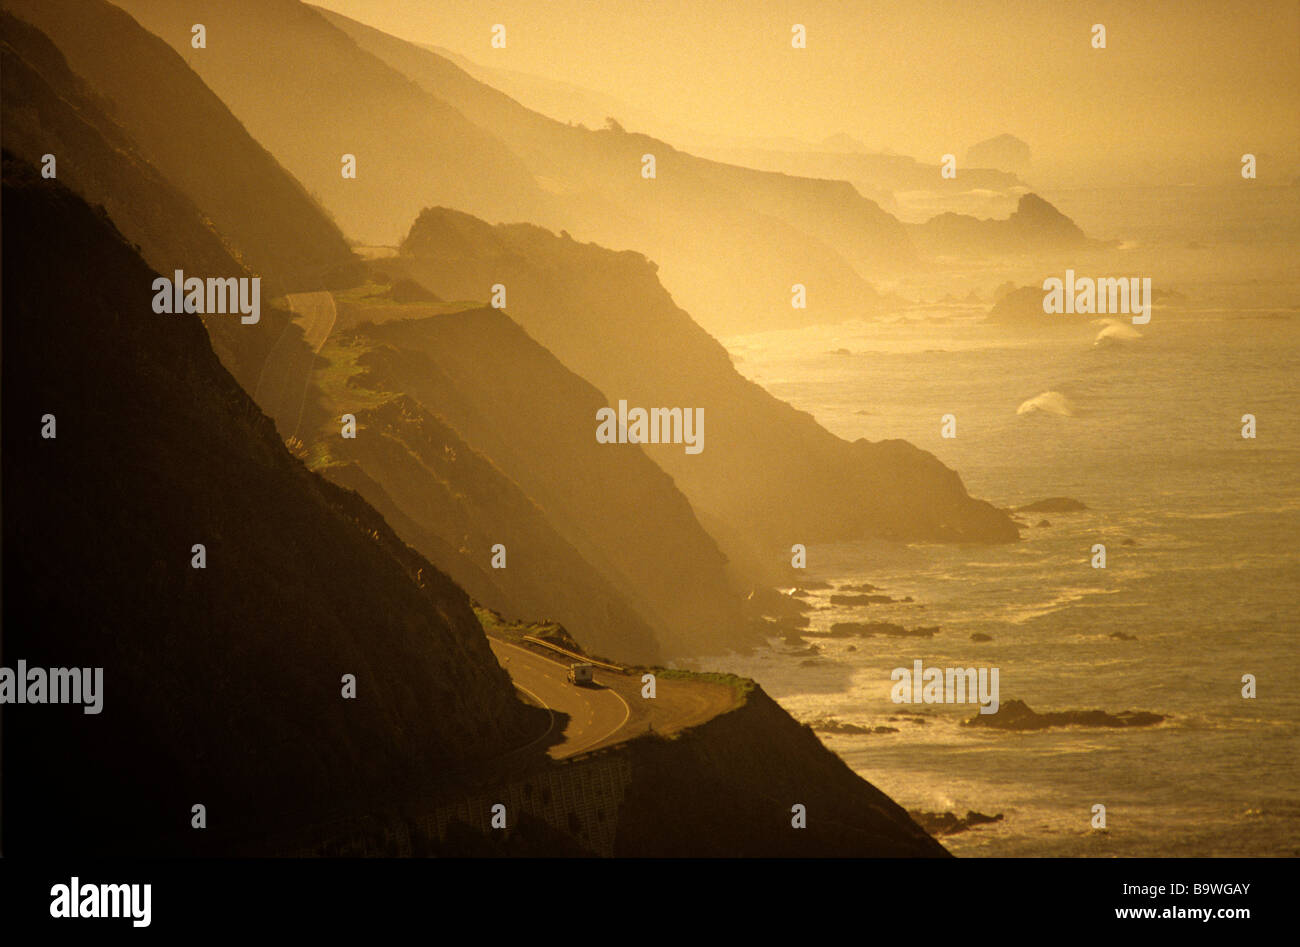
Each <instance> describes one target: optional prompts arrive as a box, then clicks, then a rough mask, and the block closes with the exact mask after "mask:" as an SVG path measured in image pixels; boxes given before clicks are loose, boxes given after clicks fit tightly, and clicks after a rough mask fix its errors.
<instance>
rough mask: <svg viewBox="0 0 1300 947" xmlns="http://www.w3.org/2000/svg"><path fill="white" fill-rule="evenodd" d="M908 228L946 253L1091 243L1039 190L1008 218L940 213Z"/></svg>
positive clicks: (1061, 247)
mask: <svg viewBox="0 0 1300 947" xmlns="http://www.w3.org/2000/svg"><path fill="white" fill-rule="evenodd" d="M909 229H910V231H911V234H912V237H913V239H915V240H916V242H917V245H918V246H922V247H925V248H926V249H927V250H930V251H932V252H934V253H945V254H964V255H974V256H985V255H987V254H990V253H1041V252H1044V251H1053V250H1068V249H1075V248H1080V247H1086V246H1090V245H1092V241H1090V240H1089V239H1088V237H1087V236H1086V235H1085V234H1084V232H1083V231H1082V230H1081V229H1079V226H1078V225H1077V224H1076V223H1075V222H1074V221H1072V220H1071V219H1070V218H1069V217H1066V216H1065V215H1064V214H1062V213H1061V212H1060V211H1059V210H1057V209H1056V208H1055V207H1053V206H1052V205H1051V204H1049V203H1048V202H1047V201H1045V200H1043V199H1042V198H1041V197H1039V196H1038V195H1037V194H1026V195H1024V196H1023V197H1022V198H1020V202H1019V204H1018V205H1017V206H1016V210H1015V213H1013V214H1012V215H1011V216H1010V217H1009V218H1007V219H1006V220H981V219H979V218H976V217H970V216H967V215H965V214H940V215H939V216H938V217H934V218H932V219H930V220H928V221H926V222H925V223H923V224H913V225H912V226H911V227H910V228H909Z"/></svg>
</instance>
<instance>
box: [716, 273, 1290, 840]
mask: <svg viewBox="0 0 1300 947" xmlns="http://www.w3.org/2000/svg"><path fill="white" fill-rule="evenodd" d="M1225 252H1226V251H1225ZM1111 272H1114V268H1113V267H1112V270H1111ZM1121 272H1123V271H1121ZM1138 272H1141V271H1140V270H1139V271H1138ZM1274 272H1275V273H1276V274H1277V278H1275V279H1272V280H1270V281H1268V282H1267V285H1264V286H1262V287H1260V288H1259V291H1258V292H1254V291H1252V286H1254V285H1255V284H1256V281H1257V280H1258V277H1257V275H1256V274H1252V275H1250V276H1249V277H1248V278H1245V279H1243V280H1242V281H1241V283H1240V285H1238V286H1236V287H1233V286H1228V285H1225V284H1224V283H1223V282H1221V281H1220V282H1218V283H1216V284H1215V288H1216V290H1217V294H1216V295H1215V296H1214V297H1213V298H1211V297H1210V294H1199V295H1196V294H1194V295H1192V296H1191V297H1190V298H1189V299H1188V300H1187V301H1186V303H1180V308H1157V309H1156V311H1155V313H1154V315H1153V317H1152V320H1151V322H1150V324H1149V325H1146V326H1140V327H1133V326H1131V325H1130V324H1127V320H1119V319H1117V320H1114V321H1113V324H1111V325H1109V326H1108V325H1107V324H1106V323H1104V322H1098V323H1097V324H1091V325H1082V326H1078V327H1076V328H1073V329H1068V330H1060V331H1057V332H1052V333H1047V334H1038V333H1035V334H1029V335H1026V334H1024V333H1022V332H1017V331H1015V330H1010V329H1005V328H999V327H996V326H993V325H990V324H988V323H986V322H985V321H984V320H983V315H984V312H985V309H986V307H979V306H975V307H964V306H955V305H954V306H945V307H935V306H930V307H920V306H918V307H914V308H910V309H906V310H902V311H900V312H897V313H893V314H890V315H888V316H885V317H882V318H880V319H877V320H873V321H871V322H856V323H848V324H842V325H836V326H829V327H827V326H822V327H814V328H808V329H801V330H794V331H787V332H772V333H764V334H761V335H752V336H744V337H738V338H730V339H726V340H724V341H725V343H726V345H727V347H728V349H729V350H730V351H732V353H733V355H735V356H736V357H737V368H738V369H739V370H740V371H741V372H742V373H744V374H746V375H747V376H748V377H750V378H751V379H753V380H755V381H757V382H759V383H760V384H762V385H763V386H764V387H766V388H767V389H768V390H769V391H771V392H772V393H773V394H775V395H776V396H777V397H780V398H782V399H784V400H787V401H789V402H791V403H793V404H794V405H795V406H797V407H799V408H801V409H804V410H807V411H810V412H811V413H812V414H813V415H814V416H815V417H817V419H818V420H819V421H820V422H821V423H822V424H823V425H824V426H826V427H827V428H828V429H830V430H831V431H833V432H835V433H836V434H838V435H840V436H842V437H845V438H849V439H853V438H858V437H866V438H868V439H871V440H879V439H882V438H894V437H899V438H905V439H907V440H909V441H911V442H912V443H914V444H916V445H918V446H920V447H922V448H924V449H926V450H929V451H931V452H933V453H934V454H935V455H936V456H938V457H939V458H940V459H941V460H942V461H944V462H945V463H946V464H948V465H949V466H951V467H953V468H954V469H956V470H957V471H958V472H959V473H960V474H961V476H962V478H963V480H964V482H965V484H966V486H967V488H968V490H969V491H970V492H971V494H972V495H974V496H977V497H981V498H983V499H987V500H989V501H991V502H993V503H995V504H996V505H998V506H1003V507H1010V506H1017V505H1021V504H1025V503H1029V502H1032V501H1035V500H1038V499H1042V498H1045V497H1052V496H1068V497H1073V498H1076V499H1079V500H1081V501H1083V502H1084V503H1086V504H1087V505H1088V507H1089V509H1088V511H1087V512H1080V513H1068V514H1057V513H1037V514H1026V515H1025V516H1024V519H1026V520H1027V522H1028V523H1029V524H1031V525H1029V526H1027V527H1025V528H1024V529H1023V530H1022V533H1023V536H1024V539H1023V541H1022V542H1020V543H1017V544H1013V545H1005V546H995V547H985V546H941V545H914V546H907V547H900V546H893V545H888V544H881V543H858V544H840V545H833V546H824V545H823V546H813V547H810V549H809V565H808V573H809V578H810V579H822V580H826V581H829V582H831V583H833V584H834V585H836V586H839V585H842V584H845V583H858V582H864V581H865V582H871V583H873V584H875V585H878V586H882V587H884V589H885V590H886V591H887V592H888V593H889V594H891V595H893V596H896V597H903V596H912V597H913V598H914V599H915V600H916V601H915V602H914V603H912V604H893V605H873V606H868V607H856V608H854V607H838V606H831V605H830V603H829V595H830V594H831V593H830V591H817V592H815V593H814V594H813V597H812V599H810V601H811V602H812V604H813V605H814V606H816V608H815V610H814V611H813V612H812V613H811V618H812V625H813V627H814V628H827V627H829V625H831V624H832V623H834V622H837V621H852V620H858V621H862V620H884V621H894V622H898V623H901V624H904V625H906V626H908V627H913V626H917V625H926V626H929V625H938V626H940V628H941V630H940V632H939V633H938V634H937V635H935V636H934V637H933V638H930V639H899V638H885V637H875V638H866V639H858V638H852V639H842V640H818V641H817V643H818V644H819V646H820V647H821V649H822V653H821V654H820V655H818V656H816V657H813V658H809V657H807V656H805V655H797V654H793V653H790V652H792V651H793V649H791V648H788V647H787V646H785V645H784V644H782V643H781V642H779V641H774V642H773V643H772V646H771V647H770V648H769V649H766V650H764V651H760V652H758V653H756V654H754V655H750V656H744V657H737V656H734V655H732V656H728V657H727V658H726V659H725V663H726V665H727V666H728V668H729V669H731V670H735V671H737V672H738V673H743V674H747V675H749V676H752V677H754V678H755V679H757V680H758V681H759V682H760V683H761V684H762V685H763V687H764V688H765V689H766V690H767V691H768V692H769V693H770V694H771V695H772V696H773V697H774V698H776V699H777V700H778V701H779V702H780V703H781V704H782V705H783V706H785V707H786V708H787V709H788V710H789V711H790V712H791V713H792V714H794V716H796V717H797V718H799V719H802V720H812V719H815V718H820V717H833V718H835V719H837V720H839V721H842V722H845V723H855V724H859V725H869V726H882V725H884V726H893V727H897V728H898V731H899V732H897V733H887V734H871V735H866V736H859V735H833V734H827V735H823V740H824V741H825V742H826V743H827V745H828V746H830V747H831V748H832V749H833V750H834V751H835V752H837V753H838V754H840V755H841V756H842V757H843V758H844V759H845V760H846V761H847V762H848V763H849V765H850V766H852V767H853V768H854V769H855V770H856V771H857V772H859V773H860V774H861V775H862V776H864V777H865V778H866V779H868V780H870V781H871V782H872V783H874V784H875V785H877V786H878V787H880V788H881V789H882V790H884V791H885V792H887V793H888V794H889V795H891V796H892V797H893V798H894V799H896V800H897V801H898V802H899V803H901V804H902V805H903V806H905V807H906V808H909V809H924V810H930V811H943V810H954V811H957V812H958V813H960V814H964V813H965V812H966V811H967V810H968V809H974V810H978V811H980V812H984V813H987V814H996V813H1003V814H1004V817H1005V818H1004V820H1003V821H1002V822H1000V823H997V824H994V825H988V826H981V827H978V828H976V829H974V830H972V831H969V832H965V833H962V834H959V835H955V836H949V837H947V838H945V839H944V840H943V841H944V844H945V845H947V846H948V848H949V849H950V850H951V851H953V852H954V853H956V854H959V855H993V856H1002V855H1049V856H1120V855H1123V856H1128V855H1171V856H1177V855H1206V856H1228V855H1288V856H1291V855H1297V854H1300V763H1298V762H1297V749H1298V748H1300V744H1298V743H1297V727H1298V726H1300V660H1298V659H1297V642H1298V640H1300V639H1298V638H1297V633H1298V631H1300V619H1298V618H1297V608H1298V607H1300V564H1298V557H1297V542H1298V541H1300V404H1297V397H1296V395H1297V390H1296V388H1297V386H1296V378H1297V370H1298V369H1300V310H1297V308H1296V307H1295V306H1294V305H1292V306H1291V307H1285V306H1283V307H1278V306H1277V305H1276V300H1278V299H1286V298H1290V299H1292V300H1295V299H1300V296H1297V295H1295V292H1294V290H1295V287H1294V285H1293V284H1292V283H1291V280H1293V279H1294V278H1295V274H1294V272H1289V271H1286V270H1285V268H1283V269H1282V270H1275V271H1274ZM1225 298H1227V299H1233V300H1235V306H1233V307H1230V306H1224V305H1222V302H1223V300H1224V299H1225ZM1263 299H1267V300H1268V303H1267V304H1261V303H1260V302H1259V301H1260V300H1263ZM1045 318H1048V317H1045ZM845 351H847V353H848V354H844V352H845ZM1247 413H1250V414H1254V415H1255V416H1256V418H1257V424H1258V436H1257V438H1255V439H1253V440H1247V439H1243V438H1242V436H1241V428H1242V422H1241V418H1242V415H1243V414H1247ZM945 414H953V415H955V416H956V419H957V436H956V438H954V439H944V438H942V437H941V436H940V418H941V417H942V416H943V415H945ZM1043 519H1045V520H1047V521H1049V523H1050V525H1045V526H1037V525H1034V524H1037V523H1038V522H1039V521H1040V520H1043ZM1126 540H1132V543H1131V544H1125V541H1126ZM1094 543H1103V544H1105V545H1106V548H1107V559H1108V562H1107V567H1106V568H1105V569H1094V568H1092V567H1091V564H1090V559H1091V549H1092V546H1093V544H1094ZM1115 632H1123V633H1124V634H1126V635H1131V636H1134V637H1135V638H1136V640H1121V639H1118V638H1114V637H1112V633H1115ZM975 633H980V634H985V635H988V636H990V637H991V639H992V640H991V641H988V642H982V643H981V642H975V641H972V640H971V635H972V634H975ZM810 640H813V639H810ZM850 648H852V649H853V650H850ZM916 659H920V660H922V661H923V662H924V664H925V665H926V666H927V667H928V666H931V665H937V666H940V667H950V666H961V667H968V666H987V667H997V668H999V669H1000V672H999V673H1000V695H999V696H1000V698H1001V701H1002V702H1003V703H1005V702H1006V701H1007V700H1010V699H1013V698H1016V699H1020V700H1023V701H1025V702H1026V703H1028V705H1029V706H1030V707H1032V708H1033V709H1035V710H1037V711H1040V712H1041V711H1049V710H1068V709H1093V708H1099V709H1103V710H1107V711H1110V712H1119V711H1124V710H1148V711H1154V712H1156V713H1160V714H1165V715H1168V718H1169V719H1167V720H1166V721H1165V722H1164V723H1162V724H1160V725H1157V726H1155V727H1150V728H1137V729H1128V730H1103V729H1092V728H1065V729H1054V730H1049V731H1045V732H1038V733H1004V732H995V731H988V730H976V729H971V728H966V727H963V726H961V721H962V720H963V719H965V718H968V717H970V716H971V715H972V714H973V713H974V712H975V710H976V709H977V708H976V707H975V706H973V705H957V706H954V705H947V704H932V705H896V704H894V703H892V702H891V700H890V689H891V686H892V685H891V680H890V671H891V670H892V669H893V668H895V667H908V668H910V667H911V666H912V662H913V661H914V660H916ZM1244 674H1253V675H1255V676H1256V678H1257V680H1258V696H1257V697H1256V698H1255V699H1253V700H1250V699H1245V698H1243V697H1242V695H1241V688H1242V684H1241V679H1242V675H1244ZM900 711H902V712H907V713H909V714H913V715H915V716H918V717H920V718H921V719H923V720H924V721H925V722H924V723H916V722H912V721H910V720H906V719H892V720H891V718H898V717H899V714H900ZM1096 804H1102V805H1104V806H1105V807H1106V814H1107V816H1106V818H1107V828H1106V830H1105V831H1104V832H1100V831H1094V830H1093V829H1092V827H1091V820H1092V815H1093V806H1094V805H1096Z"/></svg>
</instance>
